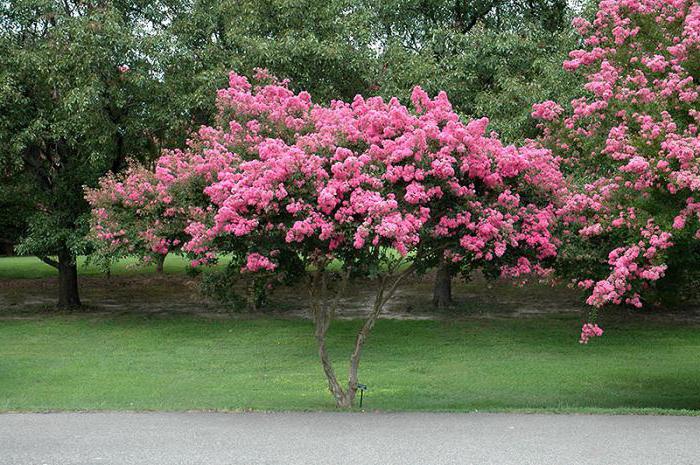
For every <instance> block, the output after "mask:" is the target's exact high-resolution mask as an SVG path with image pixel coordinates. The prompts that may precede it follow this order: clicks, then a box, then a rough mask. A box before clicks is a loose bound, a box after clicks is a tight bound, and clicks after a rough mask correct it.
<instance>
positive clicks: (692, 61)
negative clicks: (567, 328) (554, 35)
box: [533, 0, 700, 307]
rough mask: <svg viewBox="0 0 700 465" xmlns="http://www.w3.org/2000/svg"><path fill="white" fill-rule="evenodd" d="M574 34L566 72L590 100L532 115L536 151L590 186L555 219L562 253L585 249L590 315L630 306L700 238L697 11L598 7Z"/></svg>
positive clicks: (649, 1) (575, 190) (610, 3)
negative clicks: (538, 135)
mask: <svg viewBox="0 0 700 465" xmlns="http://www.w3.org/2000/svg"><path fill="white" fill-rule="evenodd" d="M574 26H575V27H576V28H577V29H578V30H579V31H580V32H581V33H582V34H583V36H584V43H585V45H586V47H585V48H584V49H581V50H575V51H572V52H571V53H570V57H569V58H570V60H568V61H567V62H565V63H564V67H565V68H567V69H570V70H578V71H579V72H582V73H584V74H585V76H586V77H587V79H588V82H587V84H586V85H585V90H586V91H587V92H588V97H586V98H579V99H575V100H573V101H572V102H571V111H570V112H567V113H561V114H559V112H558V110H557V111H553V110H552V111H550V109H552V108H555V107H554V104H553V103H552V102H544V103H542V104H540V105H537V106H535V107H534V108H533V116H536V117H539V118H540V119H542V120H543V121H544V122H543V123H542V124H541V127H542V129H543V131H544V136H543V144H544V145H545V146H547V147H549V148H551V149H552V150H553V152H554V153H556V154H560V155H561V157H562V163H563V166H566V167H567V169H570V170H572V171H574V172H575V173H576V178H577V179H586V180H587V181H588V183H587V184H581V185H578V186H576V185H572V186H571V189H570V194H569V196H568V198H567V199H566V201H565V202H564V205H563V206H562V208H560V209H559V211H558V218H559V219H560V222H559V225H560V227H561V233H562V238H563V239H564V241H565V246H564V247H565V249H567V247H568V246H569V244H572V245H575V244H578V243H579V242H580V241H581V239H584V240H586V241H588V242H589V244H590V247H589V250H588V252H587V253H586V254H585V255H588V256H591V257H593V258H592V259H591V260H592V263H590V264H589V265H587V266H583V267H582V268H581V269H580V270H578V272H579V274H578V277H577V279H576V281H577V282H578V284H579V287H582V288H585V289H589V290H590V292H591V294H590V297H589V298H588V303H589V304H591V305H594V306H596V307H600V306H603V305H605V304H608V303H611V304H623V303H624V304H629V305H633V306H637V307H639V306H641V305H642V299H641V297H642V294H643V293H644V292H645V291H646V290H648V289H650V288H651V286H652V285H653V283H655V282H656V281H658V280H659V279H661V278H662V277H663V276H664V275H665V273H666V270H667V268H668V267H669V266H672V264H671V263H667V261H668V251H669V250H670V249H671V248H672V247H683V246H684V244H686V243H687V242H684V241H687V240H688V239H685V238H686V237H688V236H691V237H692V236H695V238H694V239H692V240H696V239H697V238H698V237H700V223H699V222H698V220H699V219H700V209H699V208H698V207H700V199H698V194H700V135H699V133H698V128H699V125H698V124H699V123H700V118H698V112H697V110H696V108H697V105H698V102H699V101H700V100H699V97H698V95H699V93H700V83H698V82H696V81H695V80H694V77H693V73H696V71H693V70H696V64H697V63H698V59H700V53H699V52H700V4H698V3H697V2H696V1H692V0H672V1H667V0H664V1H661V0H624V1H623V0H603V1H601V2H600V4H599V10H598V12H597V14H596V17H595V20H594V21H592V22H590V23H589V22H587V21H585V20H583V19H577V20H575V22H574ZM691 228H692V230H691V234H686V233H685V231H686V230H689V229H691ZM572 233H573V234H572ZM567 250H568V249H567ZM574 250H575V251H573V252H570V253H571V254H577V255H581V253H580V252H579V251H576V249H574ZM600 263H605V264H607V266H608V272H606V273H603V272H602V271H601V267H600V266H599V264H600ZM591 270H597V271H595V272H593V271H591Z"/></svg>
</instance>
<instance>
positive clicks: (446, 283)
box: [433, 260, 453, 309]
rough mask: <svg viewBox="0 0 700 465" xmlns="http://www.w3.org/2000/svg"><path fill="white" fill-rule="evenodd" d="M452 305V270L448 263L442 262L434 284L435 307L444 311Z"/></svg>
mask: <svg viewBox="0 0 700 465" xmlns="http://www.w3.org/2000/svg"><path fill="white" fill-rule="evenodd" d="M452 303H453V302H452V270H450V267H449V265H448V263H447V262H445V261H444V260H440V264H439V265H438V268H437V272H436V273H435V282H434V283H433V306H434V307H435V308H439V309H444V308H447V307H449V306H451V305H452Z"/></svg>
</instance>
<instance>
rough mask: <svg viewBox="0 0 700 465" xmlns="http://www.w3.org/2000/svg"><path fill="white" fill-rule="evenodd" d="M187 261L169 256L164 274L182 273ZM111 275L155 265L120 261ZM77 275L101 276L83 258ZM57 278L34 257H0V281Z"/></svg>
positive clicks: (151, 268) (152, 268)
mask: <svg viewBox="0 0 700 465" xmlns="http://www.w3.org/2000/svg"><path fill="white" fill-rule="evenodd" d="M188 263H189V260H187V259H186V258H184V257H181V256H178V255H169V256H168V257H167V258H166V260H165V264H164V266H163V271H164V272H165V273H169V274H172V273H182V272H184V271H185V268H186V267H187V265H188ZM111 271H112V274H115V275H136V274H150V273H153V272H155V265H151V266H144V265H143V264H142V263H140V262H139V261H138V260H137V259H136V258H128V259H122V260H119V261H118V262H116V263H115V264H114V265H112V270H111ZM78 273H79V274H80V275H81V276H97V275H103V274H104V271H103V270H101V269H100V268H99V267H98V266H96V265H95V264H94V263H88V261H87V260H86V259H85V257H79V258H78ZM53 276H58V270H56V269H55V268H53V267H52V266H49V265H47V264H46V263H44V262H42V261H41V260H39V259H38V258H36V257H0V279H30V278H33V279H38V278H49V277H53Z"/></svg>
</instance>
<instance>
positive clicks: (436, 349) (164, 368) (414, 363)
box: [0, 314, 700, 415]
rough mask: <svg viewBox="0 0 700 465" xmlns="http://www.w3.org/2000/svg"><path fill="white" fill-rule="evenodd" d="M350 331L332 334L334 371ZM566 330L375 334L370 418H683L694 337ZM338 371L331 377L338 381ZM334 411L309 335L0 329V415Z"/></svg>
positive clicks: (364, 376)
mask: <svg viewBox="0 0 700 465" xmlns="http://www.w3.org/2000/svg"><path fill="white" fill-rule="evenodd" d="M359 324H360V322H359V321H338V322H334V323H333V326H332V329H331V334H330V346H331V349H332V355H333V357H334V359H335V360H336V362H337V363H338V368H337V369H338V371H339V375H340V376H342V377H344V375H343V371H344V367H345V363H344V362H345V360H346V359H347V356H348V353H349V350H350V347H351V343H352V338H353V336H354V332H355V330H356V329H357V326H358V325H359ZM577 333H578V325H577V320H576V319H575V318H573V317H560V318H547V319H545V318H527V319H477V318H465V319H459V320H457V321H442V322H440V321H388V320H382V321H380V322H379V323H378V324H377V328H376V331H375V332H374V333H373V334H372V337H371V338H370V339H369V342H368V345H367V347H366V353H365V358H364V359H363V363H362V366H361V368H360V381H361V382H363V383H365V384H368V385H369V392H368V393H367V394H368V396H367V397H366V399H365V405H364V407H365V408H366V409H369V410H375V409H376V410H383V411H398V410H407V411H412V410H415V411H515V412H533V411H539V412H542V411H547V412H569V413H571V412H581V413H650V414H691V415H693V414H697V413H698V411H699V409H700V391H698V389H697V386H700V327H698V326H697V325H688V324H678V323H658V322H649V321H635V322H629V321H621V322H615V321H609V322H607V324H606V335H605V337H603V338H600V339H597V340H595V341H594V342H593V343H591V344H589V345H587V346H582V345H579V344H578V343H577V336H578V334H577ZM341 370H342V371H341ZM55 410H68V411H70V410H78V411H79V410H126V411H141V410H166V411H183V410H220V411H240V410H260V411H271V410H334V407H333V403H332V399H331V396H330V395H329V394H328V392H327V391H326V386H325V382H324V378H323V375H322V373H321V368H320V365H319V363H318V360H317V355H316V348H315V345H314V341H313V337H312V327H311V323H310V322H308V321H304V320H284V319H271V318H257V319H231V318H227V319H205V318H200V317H194V316H165V317H164V316H159V317H154V316H147V315H122V316H102V315H99V316H98V315H94V314H93V315H91V314H73V315H57V316H45V317H43V318H41V319H36V318H26V319H4V320H0V411H55Z"/></svg>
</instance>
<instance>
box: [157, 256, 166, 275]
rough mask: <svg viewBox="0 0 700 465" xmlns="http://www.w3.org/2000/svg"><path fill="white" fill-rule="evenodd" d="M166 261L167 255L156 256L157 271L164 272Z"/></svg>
mask: <svg viewBox="0 0 700 465" xmlns="http://www.w3.org/2000/svg"><path fill="white" fill-rule="evenodd" d="M164 263H165V255H158V257H156V273H158V274H163V264H164Z"/></svg>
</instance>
